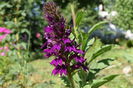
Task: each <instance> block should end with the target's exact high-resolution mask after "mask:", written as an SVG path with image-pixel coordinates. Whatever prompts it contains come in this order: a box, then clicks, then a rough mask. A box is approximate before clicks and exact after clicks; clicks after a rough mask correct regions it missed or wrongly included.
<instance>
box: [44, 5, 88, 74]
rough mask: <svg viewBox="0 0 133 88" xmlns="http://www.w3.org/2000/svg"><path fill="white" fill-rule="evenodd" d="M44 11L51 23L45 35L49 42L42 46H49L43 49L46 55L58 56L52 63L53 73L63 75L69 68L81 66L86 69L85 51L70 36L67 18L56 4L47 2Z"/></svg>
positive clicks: (73, 68)
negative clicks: (61, 13)
mask: <svg viewBox="0 0 133 88" xmlns="http://www.w3.org/2000/svg"><path fill="white" fill-rule="evenodd" d="M44 12H45V15H44V17H45V19H46V20H47V21H48V24H49V25H48V26H47V27H45V28H44V37H45V39H47V42H46V43H45V44H43V46H42V48H43V47H47V48H46V49H44V50H43V51H44V52H45V53H46V54H45V56H47V57H50V56H55V57H56V59H54V60H52V61H51V63H50V64H51V65H53V66H54V67H55V68H54V70H53V71H52V74H54V75H57V74H60V75H61V76H62V75H66V74H67V73H68V69H69V71H71V72H72V71H74V70H76V69H79V68H83V69H84V70H86V68H87V67H86V66H85V65H84V63H85V61H86V60H85V59H84V58H83V54H84V52H83V51H82V50H80V49H78V45H77V43H76V41H75V40H71V39H70V38H69V36H70V34H71V29H67V28H66V23H65V19H64V18H63V17H62V16H61V15H60V13H59V10H58V7H57V6H56V4H55V3H53V2H49V3H46V4H45V5H44ZM73 62H75V63H73Z"/></svg>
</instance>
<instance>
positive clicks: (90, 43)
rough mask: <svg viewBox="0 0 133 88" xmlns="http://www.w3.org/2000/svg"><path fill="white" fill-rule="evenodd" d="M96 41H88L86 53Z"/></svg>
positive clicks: (93, 39)
mask: <svg viewBox="0 0 133 88" xmlns="http://www.w3.org/2000/svg"><path fill="white" fill-rule="evenodd" d="M95 40H96V39H95V38H92V39H90V40H89V41H88V43H87V47H86V49H85V51H87V50H88V49H89V48H90V46H92V45H93V44H94V42H95Z"/></svg>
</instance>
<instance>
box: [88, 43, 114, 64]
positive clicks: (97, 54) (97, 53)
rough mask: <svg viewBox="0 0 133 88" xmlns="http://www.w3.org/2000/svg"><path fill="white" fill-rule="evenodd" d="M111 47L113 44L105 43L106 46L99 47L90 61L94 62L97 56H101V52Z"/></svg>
mask: <svg viewBox="0 0 133 88" xmlns="http://www.w3.org/2000/svg"><path fill="white" fill-rule="evenodd" d="M111 48H112V45H105V46H103V47H102V48H101V49H99V50H98V51H97V52H95V53H94V54H93V55H92V57H91V60H90V61H89V63H90V62H92V61H93V60H94V59H95V58H96V57H98V56H100V55H101V54H103V53H105V52H107V51H109V50H111Z"/></svg>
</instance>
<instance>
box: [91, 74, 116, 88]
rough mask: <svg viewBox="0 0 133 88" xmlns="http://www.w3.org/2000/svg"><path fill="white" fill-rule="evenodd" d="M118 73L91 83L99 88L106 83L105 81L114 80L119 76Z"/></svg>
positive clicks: (95, 87) (92, 86)
mask: <svg viewBox="0 0 133 88" xmlns="http://www.w3.org/2000/svg"><path fill="white" fill-rule="evenodd" d="M117 76H118V75H117V74H115V75H109V76H106V77H104V78H102V79H100V80H95V81H94V83H93V84H92V85H91V88H99V87H100V86H102V85H104V84H105V83H107V82H109V81H111V80H113V79H114V78H115V77H117Z"/></svg>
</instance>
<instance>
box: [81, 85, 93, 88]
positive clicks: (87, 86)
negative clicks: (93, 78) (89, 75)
mask: <svg viewBox="0 0 133 88" xmlns="http://www.w3.org/2000/svg"><path fill="white" fill-rule="evenodd" d="M83 88H91V86H90V85H85V86H84V87H83Z"/></svg>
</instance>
